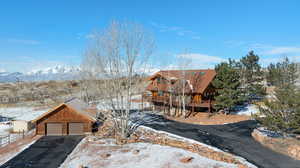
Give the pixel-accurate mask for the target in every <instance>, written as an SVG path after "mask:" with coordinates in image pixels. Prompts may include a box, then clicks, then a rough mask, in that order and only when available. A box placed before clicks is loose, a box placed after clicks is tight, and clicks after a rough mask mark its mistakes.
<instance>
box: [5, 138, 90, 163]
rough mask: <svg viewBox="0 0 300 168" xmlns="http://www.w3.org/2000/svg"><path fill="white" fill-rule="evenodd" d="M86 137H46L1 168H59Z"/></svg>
mask: <svg viewBox="0 0 300 168" xmlns="http://www.w3.org/2000/svg"><path fill="white" fill-rule="evenodd" d="M83 137H84V136H77V135H74V136H73V135H72V136H44V137H42V138H40V139H39V140H37V141H36V142H35V143H34V144H32V145H31V146H30V147H29V148H27V149H25V150H24V151H22V152H21V153H19V154H18V155H17V156H15V157H14V158H12V159H11V160H9V161H8V162H6V163H4V164H3V165H2V166H0V168H57V167H59V166H60V165H61V164H62V163H63V162H64V160H65V159H66V158H67V156H68V155H69V154H70V153H71V152H72V151H73V149H74V148H75V147H76V146H77V144H78V143H79V142H80V141H81V140H82V139H83Z"/></svg>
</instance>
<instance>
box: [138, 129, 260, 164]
mask: <svg viewBox="0 0 300 168" xmlns="http://www.w3.org/2000/svg"><path fill="white" fill-rule="evenodd" d="M139 128H140V129H145V130H149V131H153V132H157V133H160V134H166V135H168V137H169V138H171V139H175V140H180V141H183V142H188V143H190V144H200V145H201V146H204V147H207V148H209V149H212V150H214V151H216V152H224V151H222V150H221V149H219V148H217V147H213V146H210V145H207V144H204V143H201V142H198V141H196V140H193V139H189V138H185V137H182V136H178V135H175V134H172V133H169V132H166V131H161V130H155V129H153V128H150V127H146V126H140V127H139ZM224 153H225V152H224ZM230 155H231V154H230ZM232 157H234V158H235V159H237V160H239V161H240V162H241V163H243V164H244V165H247V166H248V167H249V168H257V167H256V166H255V165H253V164H251V163H250V162H248V161H247V160H246V159H245V158H242V157H239V156H235V155H232Z"/></svg>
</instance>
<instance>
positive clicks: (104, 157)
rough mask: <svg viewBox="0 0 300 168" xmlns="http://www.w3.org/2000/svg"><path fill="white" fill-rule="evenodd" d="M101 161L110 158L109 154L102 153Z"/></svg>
mask: <svg viewBox="0 0 300 168" xmlns="http://www.w3.org/2000/svg"><path fill="white" fill-rule="evenodd" d="M100 156H101V157H102V158H103V159H106V158H109V157H110V156H111V154H109V153H104V154H101V155H100Z"/></svg>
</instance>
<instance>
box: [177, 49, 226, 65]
mask: <svg viewBox="0 0 300 168" xmlns="http://www.w3.org/2000/svg"><path fill="white" fill-rule="evenodd" d="M177 57H178V58H185V59H188V60H190V61H189V62H190V63H191V68H198V69H203V68H214V65H216V64H218V63H220V62H223V61H226V59H224V58H221V57H217V56H211V55H207V54H201V53H190V54H178V55H177Z"/></svg>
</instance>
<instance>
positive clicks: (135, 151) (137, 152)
mask: <svg viewBox="0 0 300 168" xmlns="http://www.w3.org/2000/svg"><path fill="white" fill-rule="evenodd" d="M132 153H133V154H135V155H137V154H139V153H140V150H138V149H136V150H134V151H133V152H132Z"/></svg>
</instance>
